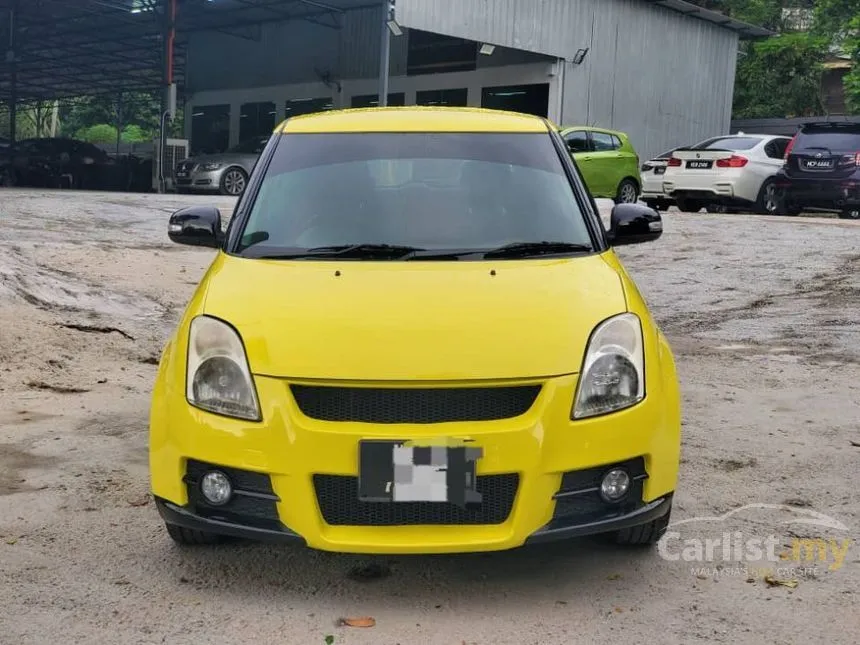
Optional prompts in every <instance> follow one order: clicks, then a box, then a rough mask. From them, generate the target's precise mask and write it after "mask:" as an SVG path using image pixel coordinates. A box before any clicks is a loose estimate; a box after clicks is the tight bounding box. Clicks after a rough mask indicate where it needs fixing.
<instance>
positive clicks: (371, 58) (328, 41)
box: [184, 0, 770, 158]
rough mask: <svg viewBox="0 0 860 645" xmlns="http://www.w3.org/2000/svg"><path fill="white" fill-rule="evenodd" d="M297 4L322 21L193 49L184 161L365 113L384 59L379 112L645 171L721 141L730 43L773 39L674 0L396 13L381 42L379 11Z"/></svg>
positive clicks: (256, 31) (426, 1)
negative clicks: (580, 137) (681, 151)
mask: <svg viewBox="0 0 860 645" xmlns="http://www.w3.org/2000/svg"><path fill="white" fill-rule="evenodd" d="M296 2H301V3H302V4H303V5H306V6H313V7H317V8H318V10H319V12H318V13H315V14H313V15H312V16H309V17H307V18H306V19H303V20H291V21H283V19H278V14H277V12H276V11H275V10H274V9H273V11H272V22H270V23H266V24H262V25H249V26H248V27H247V28H243V26H242V25H241V24H237V25H236V28H235V29H231V30H230V33H224V32H223V30H222V31H219V32H213V31H204V30H201V31H199V32H196V33H192V34H190V35H189V41H188V53H187V62H186V69H185V88H184V94H185V101H186V103H185V105H186V110H185V118H186V123H185V126H186V135H187V136H188V137H189V138H190V139H191V146H192V151H194V152H202V151H207V150H212V151H220V150H223V149H225V148H227V147H228V146H232V145H235V144H236V143H238V142H239V141H241V140H244V139H247V138H249V137H252V136H256V135H259V134H264V133H266V132H269V131H271V129H272V128H273V127H274V126H275V124H276V123H278V122H280V121H281V120H282V119H284V118H286V117H289V116H292V115H296V114H302V113H306V112H311V111H317V110H326V109H333V108H337V107H354V106H369V105H374V104H376V102H377V97H378V93H379V87H380V81H379V77H380V68H381V66H380V61H381V59H382V58H383V57H382V56H381V55H380V53H381V52H383V51H385V50H384V47H388V48H389V56H388V66H389V76H388V78H389V81H388V83H389V85H388V87H389V92H388V104H389V105H469V106H484V107H493V108H499V109H510V110H516V111H522V112H530V113H534V114H540V115H544V116H548V117H549V118H550V119H551V120H553V121H554V122H555V123H558V124H563V125H594V126H602V127H610V128H616V129H620V130H623V131H625V132H627V133H628V134H629V135H630V137H631V140H632V142H633V144H634V145H635V146H636V148H637V150H638V151H639V154H640V156H641V157H642V158H647V157H648V156H651V155H654V154H658V153H660V152H662V151H664V150H666V149H668V148H671V147H674V146H678V145H681V144H685V143H689V142H693V141H698V140H701V139H704V138H706V137H708V136H712V135H717V134H721V133H724V132H727V131H728V129H729V126H730V122H731V104H732V93H733V87H734V79H735V66H736V61H737V49H738V40H739V38H755V37H763V36H767V35H769V34H770V32H768V31H766V30H764V29H761V28H757V27H753V26H751V25H747V24H744V23H741V22H738V21H734V20H730V19H728V18H727V17H725V16H723V15H721V14H717V13H714V12H709V11H705V10H702V9H700V8H698V7H696V6H694V5H691V4H689V3H687V2H683V1H681V0H656V1H655V0H396V6H395V7H394V22H393V23H391V27H390V28H389V27H386V20H387V18H388V17H390V14H388V11H389V7H388V6H387V3H384V2H379V0H377V1H375V2H374V1H372V0H326V1H325V2H322V1H319V2H318V1H317V0H292V2H287V1H286V0H285V2H284V4H295V3H296ZM214 4H215V3H213V5H214ZM383 4H385V5H386V6H383ZM384 39H387V40H388V43H389V44H388V45H384V44H383V41H384Z"/></svg>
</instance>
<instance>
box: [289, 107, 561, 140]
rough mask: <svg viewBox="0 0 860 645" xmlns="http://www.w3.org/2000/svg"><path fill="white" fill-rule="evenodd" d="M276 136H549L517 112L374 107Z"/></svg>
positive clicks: (305, 117) (321, 115) (293, 121)
mask: <svg viewBox="0 0 860 645" xmlns="http://www.w3.org/2000/svg"><path fill="white" fill-rule="evenodd" d="M275 132H276V133H281V134H297V133H302V134H306V133H325V132H486V133H489V132H543V133H546V132H548V126H547V122H546V120H545V119H543V118H542V117H538V116H532V115H530V114H521V113H519V112H505V111H501V110H488V109H484V108H468V107H433V106H409V107H382V108H380V107H375V108H351V109H346V110H330V111H327V112H316V113H313V114H302V115H300V116H294V117H290V118H289V119H287V120H286V121H284V122H283V123H281V125H279V126H278V127H277V128H276V129H275Z"/></svg>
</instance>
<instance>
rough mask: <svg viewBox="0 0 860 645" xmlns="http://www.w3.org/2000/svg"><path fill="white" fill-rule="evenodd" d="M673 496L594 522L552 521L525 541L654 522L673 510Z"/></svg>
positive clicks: (618, 528) (568, 536)
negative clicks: (569, 522)
mask: <svg viewBox="0 0 860 645" xmlns="http://www.w3.org/2000/svg"><path fill="white" fill-rule="evenodd" d="M672 496H673V493H669V494H668V495H666V496H664V497H660V498H658V499H655V500H654V501H653V502H648V503H647V504H645V505H644V506H642V507H640V508H637V509H636V510H635V511H631V512H630V513H627V514H625V515H620V516H616V517H610V518H606V519H601V520H596V521H593V522H586V523H578V524H569V525H568V524H562V523H560V522H550V523H549V524H547V525H546V526H544V527H543V528H541V529H538V530H537V531H535V532H534V533H532V534H531V535H530V536H529V537H528V538H526V542H525V543H526V544H536V543H540V542H551V541H553V540H566V539H568V538H575V537H583V536H586V535H595V534H598V533H610V532H612V531H618V530H620V529H628V528H631V527H633V526H639V525H641V524H647V523H648V522H652V521H654V520H656V519H659V518H661V517H663V516H664V515H666V514H667V513H668V512H669V511H670V510H671V508H672Z"/></svg>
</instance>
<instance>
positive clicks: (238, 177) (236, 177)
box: [221, 167, 248, 197]
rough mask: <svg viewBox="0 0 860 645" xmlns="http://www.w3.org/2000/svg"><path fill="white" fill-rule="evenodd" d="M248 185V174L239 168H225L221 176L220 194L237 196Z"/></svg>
mask: <svg viewBox="0 0 860 645" xmlns="http://www.w3.org/2000/svg"><path fill="white" fill-rule="evenodd" d="M247 185H248V175H246V174H245V171H244V170H242V169H241V168H236V167H233V168H227V170H225V171H224V174H223V175H222V176H221V194H222V195H229V196H230V197H238V196H239V195H241V194H242V193H243V192H245V186H247Z"/></svg>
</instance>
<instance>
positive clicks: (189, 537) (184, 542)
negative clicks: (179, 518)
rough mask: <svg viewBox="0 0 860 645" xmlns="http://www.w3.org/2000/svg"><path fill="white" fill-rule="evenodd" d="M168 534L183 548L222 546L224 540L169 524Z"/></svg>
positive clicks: (211, 534) (213, 534)
mask: <svg viewBox="0 0 860 645" xmlns="http://www.w3.org/2000/svg"><path fill="white" fill-rule="evenodd" d="M165 526H166V527H167V534H168V535H169V536H170V537H171V539H172V540H173V541H174V542H176V544H179V545H181V546H207V545H212V544H220V543H221V542H222V540H223V538H222V537H221V536H220V535H216V534H215V533H207V532H205V531H198V530H196V529H187V528H185V527H184V526H178V525H176V524H167V523H165Z"/></svg>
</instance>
